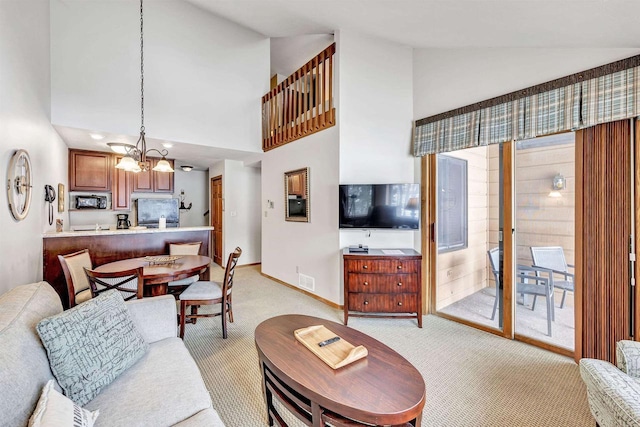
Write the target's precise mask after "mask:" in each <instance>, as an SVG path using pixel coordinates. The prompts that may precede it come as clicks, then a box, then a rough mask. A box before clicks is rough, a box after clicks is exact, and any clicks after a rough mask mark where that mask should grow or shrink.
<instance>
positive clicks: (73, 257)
mask: <svg viewBox="0 0 640 427" xmlns="http://www.w3.org/2000/svg"><path fill="white" fill-rule="evenodd" d="M58 259H59V260H60V265H61V266H62V272H63V273H64V278H65V280H66V281H67V294H68V295H69V299H68V302H69V308H72V307H75V306H76V304H80V303H82V302H85V301H87V300H89V299H91V289H90V287H89V281H88V280H87V276H86V275H85V274H84V268H89V269H91V268H93V265H92V263H91V257H90V256H89V249H83V250H81V251H78V252H73V253H70V254H67V255H58Z"/></svg>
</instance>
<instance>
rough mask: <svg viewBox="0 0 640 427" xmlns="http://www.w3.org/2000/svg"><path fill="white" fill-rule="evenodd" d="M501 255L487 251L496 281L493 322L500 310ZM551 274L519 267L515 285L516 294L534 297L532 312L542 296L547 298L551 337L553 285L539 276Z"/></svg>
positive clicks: (496, 250)
mask: <svg viewBox="0 0 640 427" xmlns="http://www.w3.org/2000/svg"><path fill="white" fill-rule="evenodd" d="M499 254H500V251H499V249H498V248H493V249H491V250H488V251H487V255H489V263H490V265H491V272H492V273H493V277H494V279H495V281H496V298H495V300H494V301H493V312H492V313H491V320H493V319H494V318H495V317H496V309H497V308H498V299H499V298H500V292H498V283H500V268H499V259H498V257H499ZM543 272H546V273H548V274H551V273H550V272H548V271H546V270H544V269H536V268H534V267H528V266H525V265H518V266H517V269H516V277H515V285H516V293H517V294H521V295H522V296H523V298H524V295H533V303H532V304H531V310H532V311H533V310H535V308H536V299H537V298H538V297H539V296H541V297H545V299H546V301H547V335H549V336H550V337H551V321H553V320H555V313H554V304H553V283H551V281H550V280H549V279H548V278H546V277H542V276H540V275H539V274H540V273H543Z"/></svg>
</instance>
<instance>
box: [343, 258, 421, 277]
mask: <svg viewBox="0 0 640 427" xmlns="http://www.w3.org/2000/svg"><path fill="white" fill-rule="evenodd" d="M344 268H345V271H346V272H348V273H393V274H395V273H415V272H417V271H418V269H419V268H420V261H417V260H403V259H401V258H398V259H390V260H386V259H385V260H367V259H358V260H355V259H350V260H345V262H344Z"/></svg>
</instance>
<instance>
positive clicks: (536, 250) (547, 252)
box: [531, 246, 574, 308]
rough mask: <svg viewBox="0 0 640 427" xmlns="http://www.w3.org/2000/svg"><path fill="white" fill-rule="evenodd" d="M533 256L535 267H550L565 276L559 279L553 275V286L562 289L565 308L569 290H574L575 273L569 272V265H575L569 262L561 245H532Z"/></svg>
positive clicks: (561, 304)
mask: <svg viewBox="0 0 640 427" xmlns="http://www.w3.org/2000/svg"><path fill="white" fill-rule="evenodd" d="M531 258H532V259H533V267H534V268H537V267H540V268H543V269H548V270H551V271H552V272H553V273H554V274H558V275H561V276H563V279H561V280H557V279H556V278H554V277H553V276H554V274H552V275H551V279H552V281H553V287H554V288H558V289H562V301H560V308H563V307H564V300H565V298H566V297H567V291H571V292H573V291H574V283H573V282H574V275H573V273H569V267H570V268H574V266H573V265H571V264H567V261H566V259H565V258H564V250H563V249H562V247H561V246H531Z"/></svg>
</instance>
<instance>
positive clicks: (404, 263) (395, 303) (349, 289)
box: [342, 248, 422, 328]
mask: <svg viewBox="0 0 640 427" xmlns="http://www.w3.org/2000/svg"><path fill="white" fill-rule="evenodd" d="M384 251H385V250H382V249H369V252H367V253H363V252H356V253H352V252H349V248H345V249H344V251H343V253H342V257H343V260H344V324H345V325H346V324H347V322H348V320H349V316H350V315H351V316H353V317H412V318H416V319H417V321H418V326H419V327H420V328H421V327H422V279H421V277H422V272H421V268H422V255H420V254H419V253H418V252H416V251H415V250H413V249H395V250H394V251H402V254H401V255H400V254H393V255H387V254H385V253H384ZM383 314H384V315H383Z"/></svg>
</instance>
